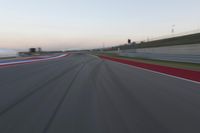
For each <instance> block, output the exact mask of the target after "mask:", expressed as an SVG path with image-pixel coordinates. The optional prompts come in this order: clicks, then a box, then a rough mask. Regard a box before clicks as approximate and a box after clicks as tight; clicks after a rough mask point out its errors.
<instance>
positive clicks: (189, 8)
mask: <svg viewBox="0 0 200 133" xmlns="http://www.w3.org/2000/svg"><path fill="white" fill-rule="evenodd" d="M199 5H200V1H199V0H165V1H161V0H0V48H10V49H16V50H26V49H28V48H30V47H41V48H42V49H43V50H71V49H90V48H100V47H103V46H104V47H110V46H114V45H119V44H124V43H126V42H127V40H128V39H132V41H143V40H145V39H147V38H149V39H151V38H156V37H159V36H165V35H170V34H171V29H172V25H175V27H174V29H175V33H182V32H187V31H192V30H198V29H200V8H199Z"/></svg>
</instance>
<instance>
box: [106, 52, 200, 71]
mask: <svg viewBox="0 0 200 133" xmlns="http://www.w3.org/2000/svg"><path fill="white" fill-rule="evenodd" d="M103 55H107V56H111V57H117V58H124V59H128V60H134V61H139V62H143V63H149V64H156V65H161V66H168V67H174V68H182V69H187V70H195V71H200V64H195V63H186V62H176V61H165V60H154V59H146V58H139V57H127V56H119V55H117V54H112V53H106V54H105V53H104V54H103Z"/></svg>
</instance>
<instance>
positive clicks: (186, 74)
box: [100, 55, 200, 82]
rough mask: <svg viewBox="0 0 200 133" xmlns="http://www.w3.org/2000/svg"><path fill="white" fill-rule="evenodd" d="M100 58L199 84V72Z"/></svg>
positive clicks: (105, 57)
mask: <svg viewBox="0 0 200 133" xmlns="http://www.w3.org/2000/svg"><path fill="white" fill-rule="evenodd" d="M100 58H103V59H108V60H112V61H116V62H120V63H124V64H128V65H132V66H136V67H141V68H145V69H149V70H153V71H156V72H161V73H164V74H168V75H173V76H176V77H180V78H185V79H189V80H193V81H197V82H200V72H199V71H192V70H185V69H179V68H172V67H167V66H160V65H155V64H148V63H142V62H137V61H131V60H126V59H119V58H113V57H108V56H103V55H101V56H100Z"/></svg>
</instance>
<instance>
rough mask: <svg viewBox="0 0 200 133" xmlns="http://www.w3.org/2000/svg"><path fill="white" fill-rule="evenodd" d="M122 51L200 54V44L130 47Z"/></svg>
mask: <svg viewBox="0 0 200 133" xmlns="http://www.w3.org/2000/svg"><path fill="white" fill-rule="evenodd" d="M121 52H136V53H153V54H180V55H200V44H188V45H176V46H165V47H155V48H141V49H130V50H124V51H121Z"/></svg>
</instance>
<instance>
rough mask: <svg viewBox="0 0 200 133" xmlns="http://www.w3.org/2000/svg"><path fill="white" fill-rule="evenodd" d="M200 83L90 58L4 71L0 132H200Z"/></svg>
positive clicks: (0, 70)
mask: <svg viewBox="0 0 200 133" xmlns="http://www.w3.org/2000/svg"><path fill="white" fill-rule="evenodd" d="M199 123H200V84H198V83H193V82H189V81H186V80H182V79H178V78H174V77H169V76H166V75H161V74H158V73H153V72H150V71H146V70H143V69H139V68H136V67H132V66H128V65H125V64H120V63H117V62H112V61H107V60H103V59H100V58H98V57H95V56H92V55H86V54H71V55H69V56H67V57H62V58H59V59H54V60H48V61H42V62H34V63H32V64H21V65H16V66H10V67H6V68H0V133H199V132H200V126H199V125H200V124H199Z"/></svg>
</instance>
